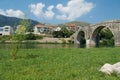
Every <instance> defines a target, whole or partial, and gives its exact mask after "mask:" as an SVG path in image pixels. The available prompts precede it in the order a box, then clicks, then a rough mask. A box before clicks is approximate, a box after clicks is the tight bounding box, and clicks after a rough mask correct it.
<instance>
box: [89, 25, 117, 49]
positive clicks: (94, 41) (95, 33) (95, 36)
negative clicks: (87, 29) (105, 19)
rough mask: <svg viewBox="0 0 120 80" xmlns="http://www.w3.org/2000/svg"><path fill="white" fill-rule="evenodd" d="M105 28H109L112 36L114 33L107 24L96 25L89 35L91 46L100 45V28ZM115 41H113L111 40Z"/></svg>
mask: <svg viewBox="0 0 120 80" xmlns="http://www.w3.org/2000/svg"><path fill="white" fill-rule="evenodd" d="M104 28H106V29H107V30H109V31H110V32H111V34H112V36H113V37H114V33H113V31H112V29H111V28H110V27H109V26H102V25H101V26H98V27H97V28H96V29H95V30H94V31H93V33H92V36H91V41H92V44H93V45H92V46H95V47H99V46H100V31H101V30H102V29H104ZM113 43H115V42H113Z"/></svg>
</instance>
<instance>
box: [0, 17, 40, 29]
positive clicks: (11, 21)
mask: <svg viewBox="0 0 120 80" xmlns="http://www.w3.org/2000/svg"><path fill="white" fill-rule="evenodd" d="M21 20H22V19H20V18H16V17H7V16H3V15H0V27H3V26H6V25H9V26H11V27H14V26H17V25H19V23H20V21H21ZM28 21H29V22H30V26H29V27H30V28H32V27H33V26H34V25H36V24H38V23H39V22H37V21H34V20H31V19H28Z"/></svg>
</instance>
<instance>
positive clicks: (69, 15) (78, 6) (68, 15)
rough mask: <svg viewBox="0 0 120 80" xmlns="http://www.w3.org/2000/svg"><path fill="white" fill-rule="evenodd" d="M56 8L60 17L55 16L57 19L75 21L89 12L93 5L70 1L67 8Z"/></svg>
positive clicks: (59, 6)
mask: <svg viewBox="0 0 120 80" xmlns="http://www.w3.org/2000/svg"><path fill="white" fill-rule="evenodd" d="M56 8H57V9H58V10H59V12H60V13H61V15H57V16H56V18H57V19H61V20H75V19H76V18H79V17H81V16H82V15H84V14H86V13H88V12H90V11H91V10H92V8H94V4H93V3H90V2H86V1H85V0H70V1H69V2H68V3H67V6H63V5H62V4H58V5H57V6H56Z"/></svg>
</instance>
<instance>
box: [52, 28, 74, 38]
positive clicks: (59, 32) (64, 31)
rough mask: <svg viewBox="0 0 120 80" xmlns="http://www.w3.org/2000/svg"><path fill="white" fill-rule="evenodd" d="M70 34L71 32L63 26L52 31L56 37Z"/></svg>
mask: <svg viewBox="0 0 120 80" xmlns="http://www.w3.org/2000/svg"><path fill="white" fill-rule="evenodd" d="M72 34H73V32H72V31H69V30H67V29H66V28H65V27H62V29H61V30H60V31H54V32H53V33H52V35H53V37H56V38H67V37H70V36H71V35H72Z"/></svg>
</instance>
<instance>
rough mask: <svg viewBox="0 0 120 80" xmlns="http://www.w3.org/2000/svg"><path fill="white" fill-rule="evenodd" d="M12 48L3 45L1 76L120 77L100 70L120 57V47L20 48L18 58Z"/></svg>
mask: <svg viewBox="0 0 120 80" xmlns="http://www.w3.org/2000/svg"><path fill="white" fill-rule="evenodd" d="M10 51H11V50H10V49H6V50H5V49H0V80H119V78H118V77H117V76H116V75H110V76H108V75H105V74H103V73H101V72H99V69H100V67H101V66H103V64H105V63H110V64H114V63H116V62H118V61H120V49H119V48H90V49H80V48H79V49H78V48H77V49H76V48H64V49H63V48H54V49H48V48H45V49H43V48H40V49H20V50H19V51H18V53H17V60H15V61H12V60H11V57H10V54H9V52H10Z"/></svg>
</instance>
